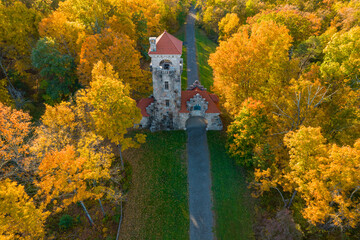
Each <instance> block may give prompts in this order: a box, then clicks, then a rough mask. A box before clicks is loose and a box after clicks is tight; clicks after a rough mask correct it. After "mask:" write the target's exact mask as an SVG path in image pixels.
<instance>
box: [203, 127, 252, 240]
mask: <svg viewBox="0 0 360 240" xmlns="http://www.w3.org/2000/svg"><path fill="white" fill-rule="evenodd" d="M207 134H208V135H207V136H208V144H209V150H210V156H211V174H212V185H213V186H212V191H213V199H214V210H215V222H216V227H215V233H216V236H217V239H219V240H222V239H224V240H227V239H231V240H237V239H243V240H249V239H254V237H253V235H254V233H253V230H252V225H253V222H254V207H253V201H252V198H251V195H250V192H249V189H248V188H247V184H246V180H245V173H244V170H243V169H241V168H240V167H238V166H237V165H235V163H234V161H233V160H232V159H230V157H229V156H228V155H227V153H226V149H225V141H226V136H225V133H224V132H219V131H209V132H208V133H207Z"/></svg>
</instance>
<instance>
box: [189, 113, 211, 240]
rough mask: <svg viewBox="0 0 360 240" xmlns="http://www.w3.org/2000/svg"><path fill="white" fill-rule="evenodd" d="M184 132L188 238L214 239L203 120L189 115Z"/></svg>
mask: <svg viewBox="0 0 360 240" xmlns="http://www.w3.org/2000/svg"><path fill="white" fill-rule="evenodd" d="M186 131H187V134H188V142H187V154H188V183H189V210H190V240H211V239H213V233H212V228H213V213H212V202H211V175H210V156H209V148H208V144H207V137H206V121H205V119H204V118H202V117H191V118H189V119H188V120H187V122H186Z"/></svg>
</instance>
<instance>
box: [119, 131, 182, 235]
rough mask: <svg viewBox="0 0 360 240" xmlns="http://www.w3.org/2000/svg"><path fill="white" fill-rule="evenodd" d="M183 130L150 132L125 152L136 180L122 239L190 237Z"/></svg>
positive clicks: (134, 180) (130, 195) (131, 187)
mask: <svg viewBox="0 0 360 240" xmlns="http://www.w3.org/2000/svg"><path fill="white" fill-rule="evenodd" d="M185 149H186V133H185V132H184V131H171V132H165V131H164V132H156V133H149V134H147V141H146V143H145V144H143V145H142V147H141V148H140V149H137V150H131V151H128V152H127V153H126V158H127V159H128V160H129V161H130V163H131V165H132V169H133V173H132V176H133V179H132V183H131V186H130V192H129V195H128V197H127V204H126V207H125V211H124V222H123V225H122V232H121V236H122V239H188V236H189V233H188V231H189V208H188V190H187V173H186V172H187V166H186V152H185Z"/></svg>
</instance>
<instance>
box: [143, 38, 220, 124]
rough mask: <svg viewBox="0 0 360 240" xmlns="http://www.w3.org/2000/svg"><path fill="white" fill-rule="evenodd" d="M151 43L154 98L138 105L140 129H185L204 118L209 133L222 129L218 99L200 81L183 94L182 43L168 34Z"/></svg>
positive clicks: (152, 39)
mask: <svg viewBox="0 0 360 240" xmlns="http://www.w3.org/2000/svg"><path fill="white" fill-rule="evenodd" d="M149 40H150V50H149V56H150V57H151V65H150V70H151V71H152V79H153V95H152V97H150V98H147V99H142V100H140V101H139V103H138V107H139V108H140V109H141V113H142V115H143V118H142V120H141V123H140V126H141V127H142V128H150V130H151V131H157V130H175V129H185V128H186V121H187V120H188V119H189V117H192V116H201V117H204V118H205V119H206V120H207V122H208V129H209V130H221V129H222V123H221V119H220V116H219V115H220V111H219V109H218V107H217V103H218V98H217V97H216V96H215V95H214V94H210V93H208V92H207V91H206V89H204V88H203V86H201V85H200V83H199V82H198V81H196V82H195V84H194V86H191V87H190V88H189V89H188V90H187V91H181V74H182V71H183V59H182V58H181V53H182V50H181V49H182V42H181V41H180V40H178V39H176V38H175V37H174V36H172V35H170V34H168V33H167V32H164V33H163V34H162V35H161V36H160V37H158V38H153V37H152V38H150V39H149Z"/></svg>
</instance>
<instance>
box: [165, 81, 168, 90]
mask: <svg viewBox="0 0 360 240" xmlns="http://www.w3.org/2000/svg"><path fill="white" fill-rule="evenodd" d="M165 90H169V82H165Z"/></svg>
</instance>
